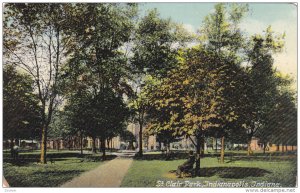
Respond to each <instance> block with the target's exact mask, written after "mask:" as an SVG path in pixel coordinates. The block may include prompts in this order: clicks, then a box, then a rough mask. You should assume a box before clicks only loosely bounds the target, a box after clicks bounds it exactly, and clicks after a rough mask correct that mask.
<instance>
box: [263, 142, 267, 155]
mask: <svg viewBox="0 0 300 193" xmlns="http://www.w3.org/2000/svg"><path fill="white" fill-rule="evenodd" d="M263 145H264V147H263V150H264V154H266V148H267V143H266V142H263Z"/></svg>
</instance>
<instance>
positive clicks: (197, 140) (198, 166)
mask: <svg viewBox="0 0 300 193" xmlns="http://www.w3.org/2000/svg"><path fill="white" fill-rule="evenodd" d="M196 138H197V139H196V167H195V175H196V176H200V153H201V152H200V151H201V137H200V136H196Z"/></svg>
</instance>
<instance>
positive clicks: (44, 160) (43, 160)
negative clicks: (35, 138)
mask: <svg viewBox="0 0 300 193" xmlns="http://www.w3.org/2000/svg"><path fill="white" fill-rule="evenodd" d="M47 130H48V128H47V127H46V126H44V127H43V129H42V144H41V158H40V162H41V163H42V164H47Z"/></svg>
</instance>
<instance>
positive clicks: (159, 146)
mask: <svg viewBox="0 0 300 193" xmlns="http://www.w3.org/2000/svg"><path fill="white" fill-rule="evenodd" d="M158 149H159V150H160V151H161V142H158Z"/></svg>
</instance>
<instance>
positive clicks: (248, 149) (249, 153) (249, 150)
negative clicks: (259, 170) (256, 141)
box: [247, 137, 252, 156]
mask: <svg viewBox="0 0 300 193" xmlns="http://www.w3.org/2000/svg"><path fill="white" fill-rule="evenodd" d="M251 139H252V137H250V138H248V144H247V146H248V148H247V156H250V155H251V154H252V150H251Z"/></svg>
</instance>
